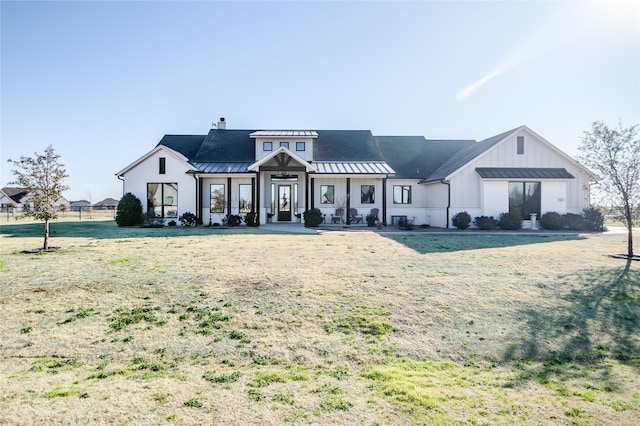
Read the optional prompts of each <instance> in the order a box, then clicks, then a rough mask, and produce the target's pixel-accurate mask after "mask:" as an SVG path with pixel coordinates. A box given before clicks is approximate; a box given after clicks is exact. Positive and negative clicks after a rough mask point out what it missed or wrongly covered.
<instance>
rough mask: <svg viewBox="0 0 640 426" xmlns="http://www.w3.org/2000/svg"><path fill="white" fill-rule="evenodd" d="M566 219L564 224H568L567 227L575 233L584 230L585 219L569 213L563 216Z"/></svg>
mask: <svg viewBox="0 0 640 426" xmlns="http://www.w3.org/2000/svg"><path fill="white" fill-rule="evenodd" d="M562 218H563V219H564V223H566V225H567V227H568V228H569V229H571V230H573V231H579V230H581V229H584V217H583V216H582V215H579V214H575V213H567V214H564V215H562Z"/></svg>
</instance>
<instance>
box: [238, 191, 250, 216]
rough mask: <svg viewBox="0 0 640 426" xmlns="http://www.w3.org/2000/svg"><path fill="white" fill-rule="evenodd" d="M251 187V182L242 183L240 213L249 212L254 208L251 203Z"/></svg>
mask: <svg viewBox="0 0 640 426" xmlns="http://www.w3.org/2000/svg"><path fill="white" fill-rule="evenodd" d="M251 189H252V187H251V185H250V184H248V185H247V184H241V185H240V203H239V205H238V209H239V210H240V213H249V212H250V211H251V210H252V208H253V206H252V204H251V193H252V191H251Z"/></svg>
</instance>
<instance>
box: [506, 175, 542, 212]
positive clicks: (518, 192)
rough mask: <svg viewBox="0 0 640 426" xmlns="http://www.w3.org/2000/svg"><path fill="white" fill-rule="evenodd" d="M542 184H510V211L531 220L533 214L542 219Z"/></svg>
mask: <svg viewBox="0 0 640 426" xmlns="http://www.w3.org/2000/svg"><path fill="white" fill-rule="evenodd" d="M541 186H542V185H541V183H540V182H509V211H510V212H515V213H520V215H521V216H522V218H523V219H525V220H529V217H530V216H531V213H536V214H537V215H538V217H540V200H541V196H540V189H541Z"/></svg>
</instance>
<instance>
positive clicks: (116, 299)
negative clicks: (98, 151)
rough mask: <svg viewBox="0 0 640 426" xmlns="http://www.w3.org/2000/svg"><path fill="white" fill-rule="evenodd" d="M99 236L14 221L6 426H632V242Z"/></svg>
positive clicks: (2, 344)
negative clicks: (41, 229) (625, 255)
mask: <svg viewBox="0 0 640 426" xmlns="http://www.w3.org/2000/svg"><path fill="white" fill-rule="evenodd" d="M94 225H95V226H94V227H92V225H91V222H84V223H83V225H82V226H83V228H78V226H79V225H77V224H73V225H68V227H67V228H63V227H62V224H54V225H53V226H52V233H53V235H54V239H53V240H52V244H54V245H59V246H62V247H64V250H62V251H60V252H57V253H46V254H40V255H26V254H22V253H20V251H21V250H23V249H26V248H32V247H37V246H38V245H40V244H41V238H40V237H39V236H38V234H37V232H38V231H37V229H36V230H35V231H34V230H33V229H32V228H29V226H30V225H29V224H20V223H18V224H14V223H13V222H12V223H10V224H9V225H3V227H2V233H3V235H2V236H0V243H1V246H0V274H1V284H0V285H1V288H0V335H1V338H0V380H2V383H3V384H2V391H1V393H0V423H4V424H25V425H26V424H89V423H90V424H107V423H108V424H112V423H134V424H164V423H166V424H203V423H214V424H261V425H262V424H283V423H298V424H366V425H372V424H407V423H415V424H622V425H624V424H629V425H631V424H635V422H636V421H637V417H638V414H639V413H638V411H639V408H640V391H639V390H638V389H640V380H639V379H638V372H639V369H640V355H639V354H640V339H639V337H638V335H639V328H640V268H639V266H640V265H638V264H630V263H624V262H623V261H621V260H615V259H611V258H609V257H607V256H606V254H607V253H610V252H616V251H619V250H620V247H625V242H624V235H580V236H578V235H574V236H556V237H517V236H512V235H501V236H498V237H494V236H488V235H484V236H470V235H464V234H463V235H452V236H435V235H431V234H423V235H411V234H387V235H383V234H374V233H340V232H332V233H324V234H321V235H293V234H277V233H275V234H274V233H266V232H264V231H260V230H234V231H231V232H229V231H222V230H210V229H209V230H203V229H202V228H199V229H192V230H182V229H173V230H168V229H164V230H140V229H138V230H121V229H118V228H115V225H113V224H111V223H98V222H96V223H95V224H94ZM56 226H58V228H57V231H56ZM64 235H76V236H75V237H65V236H64ZM92 235H93V236H92Z"/></svg>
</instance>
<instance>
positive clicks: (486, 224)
mask: <svg viewBox="0 0 640 426" xmlns="http://www.w3.org/2000/svg"><path fill="white" fill-rule="evenodd" d="M473 224H474V225H476V226H477V227H478V229H482V230H483V231H487V230H491V229H497V228H498V221H497V220H495V219H494V218H493V216H478V217H476V218H475V219H474V221H473Z"/></svg>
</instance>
